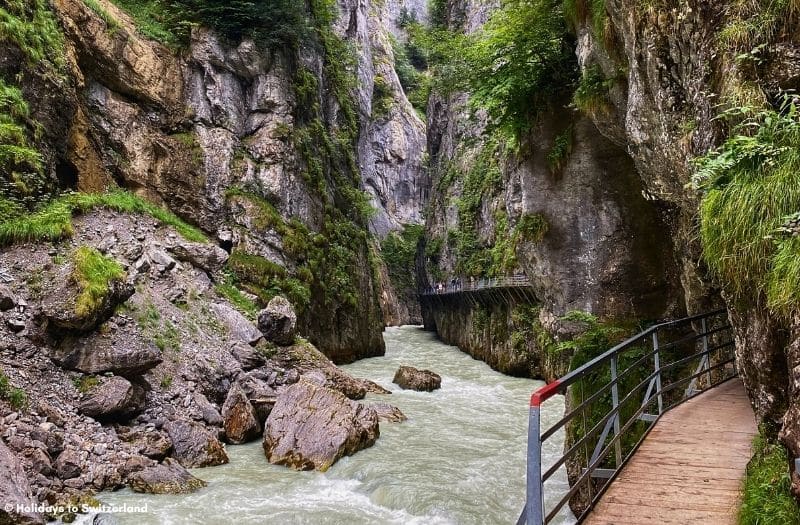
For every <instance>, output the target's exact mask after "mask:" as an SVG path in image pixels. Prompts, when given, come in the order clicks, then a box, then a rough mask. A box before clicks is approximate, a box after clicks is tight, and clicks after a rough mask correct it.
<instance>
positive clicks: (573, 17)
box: [562, 0, 609, 41]
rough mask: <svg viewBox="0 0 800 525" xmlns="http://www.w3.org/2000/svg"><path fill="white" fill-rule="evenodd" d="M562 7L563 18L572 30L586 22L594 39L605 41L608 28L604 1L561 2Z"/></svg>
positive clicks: (579, 0)
mask: <svg viewBox="0 0 800 525" xmlns="http://www.w3.org/2000/svg"><path fill="white" fill-rule="evenodd" d="M562 5H563V9H564V16H565V18H566V19H567V21H568V22H569V23H570V26H571V27H572V28H573V30H574V29H575V28H577V27H578V26H580V25H581V24H584V23H586V22H588V23H589V24H588V25H589V26H590V27H591V29H592V32H593V33H594V35H595V37H596V38H599V39H600V40H601V41H605V40H606V36H607V31H608V27H609V15H608V10H607V9H606V0H563V2H562Z"/></svg>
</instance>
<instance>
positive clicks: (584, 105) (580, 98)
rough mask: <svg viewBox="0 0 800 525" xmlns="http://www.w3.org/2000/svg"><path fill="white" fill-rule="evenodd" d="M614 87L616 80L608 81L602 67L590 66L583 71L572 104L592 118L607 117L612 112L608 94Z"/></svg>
mask: <svg viewBox="0 0 800 525" xmlns="http://www.w3.org/2000/svg"><path fill="white" fill-rule="evenodd" d="M613 85H614V80H613V79H607V78H606V77H605V75H604V74H603V70H602V69H600V66H597V65H593V66H590V67H588V68H586V69H585V70H584V71H583V75H582V76H581V80H580V82H579V83H578V87H577V88H576V89H575V94H574V95H573V98H572V103H573V104H574V105H575V107H576V108H578V109H579V110H581V111H582V112H584V113H585V114H587V115H589V116H591V117H595V118H596V117H599V116H602V115H606V114H608V113H609V111H610V110H611V103H610V102H609V100H608V92H609V90H610V89H611V87H612V86H613Z"/></svg>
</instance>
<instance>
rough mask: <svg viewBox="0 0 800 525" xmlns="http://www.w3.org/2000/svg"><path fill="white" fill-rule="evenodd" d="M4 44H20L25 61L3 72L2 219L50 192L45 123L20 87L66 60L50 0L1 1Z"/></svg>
mask: <svg viewBox="0 0 800 525" xmlns="http://www.w3.org/2000/svg"><path fill="white" fill-rule="evenodd" d="M0 44H2V45H3V46H8V47H9V48H10V49H13V48H15V47H16V48H18V49H19V51H20V53H21V55H22V58H23V59H24V63H20V64H18V66H17V67H18V68H19V69H18V70H16V71H15V68H14V67H10V68H6V69H5V70H4V71H3V74H0V220H2V218H3V216H4V215H7V214H8V213H9V212H10V210H18V209H26V208H27V209H30V208H32V207H33V206H34V205H35V204H36V203H37V202H38V201H39V199H40V198H41V196H42V195H43V194H45V193H48V191H49V188H48V187H47V183H46V180H47V177H46V176H45V173H44V165H43V159H42V155H41V152H40V151H39V150H38V149H37V147H36V146H35V144H36V142H37V141H38V140H39V139H40V137H41V134H42V131H43V130H42V128H41V125H40V124H39V123H38V122H36V121H35V120H34V119H33V118H31V110H30V106H29V104H28V102H27V101H26V100H25V96H24V95H23V92H22V89H21V82H22V80H23V79H24V78H25V77H26V76H28V75H47V74H52V73H53V72H57V71H59V70H60V69H61V68H62V66H63V64H64V59H63V47H64V41H63V36H62V34H61V31H60V29H59V26H58V22H57V21H56V17H55V15H54V14H53V12H52V11H51V10H50V6H49V4H48V2H47V1H46V0H33V1H31V0H7V1H6V2H3V4H2V5H0Z"/></svg>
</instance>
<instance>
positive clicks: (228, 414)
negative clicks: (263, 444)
mask: <svg viewBox="0 0 800 525" xmlns="http://www.w3.org/2000/svg"><path fill="white" fill-rule="evenodd" d="M222 419H223V428H224V429H225V437H226V438H227V440H228V442H230V443H233V444H236V445H239V444H242V443H247V442H248V441H252V440H254V439H256V438H257V437H258V435H259V433H260V432H261V425H260V424H259V422H258V418H257V416H256V411H255V409H254V408H253V405H252V404H251V403H250V400H249V399H248V398H247V394H245V392H244V390H242V387H241V386H239V384H238V383H234V384H233V386H232V387H231V389H230V391H228V397H227V398H226V399H225V404H223V405H222Z"/></svg>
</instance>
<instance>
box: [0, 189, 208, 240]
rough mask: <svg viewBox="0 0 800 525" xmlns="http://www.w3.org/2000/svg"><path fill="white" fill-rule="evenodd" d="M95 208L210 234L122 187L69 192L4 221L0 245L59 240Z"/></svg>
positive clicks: (193, 236)
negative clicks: (80, 216) (76, 219)
mask: <svg viewBox="0 0 800 525" xmlns="http://www.w3.org/2000/svg"><path fill="white" fill-rule="evenodd" d="M94 208H107V209H111V210H114V211H118V212H122V213H139V214H145V215H150V216H151V217H153V218H154V219H156V220H158V221H159V222H161V223H162V224H165V225H168V226H172V227H173V228H175V230H176V231H177V232H178V233H179V234H180V235H181V236H183V237H184V238H185V239H186V240H189V241H194V242H206V241H207V240H208V239H207V238H206V236H205V235H204V234H203V233H202V232H201V231H200V230H198V229H197V228H195V227H194V226H191V225H189V224H187V223H186V222H184V221H182V220H181V219H179V218H178V217H177V216H175V215H174V214H173V213H171V212H169V211H167V210H165V209H163V208H160V207H158V206H155V205H153V204H151V203H149V202H147V201H145V200H143V199H141V198H140V197H137V196H135V195H133V194H132V193H128V192H126V191H122V190H115V191H111V192H108V193H91V194H90V193H67V194H64V195H62V196H60V197H58V198H57V199H54V200H52V201H50V202H49V203H47V204H45V205H44V206H42V207H41V208H39V209H38V210H36V211H34V212H32V213H29V214H24V215H18V216H14V217H11V218H10V219H9V220H6V221H3V222H0V245H9V244H13V243H15V242H28V241H56V240H59V239H62V238H64V237H69V236H71V235H72V233H73V230H72V216H73V215H75V214H80V213H86V212H88V211H90V210H92V209H94Z"/></svg>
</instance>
